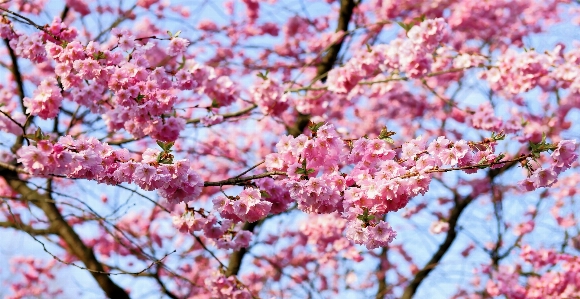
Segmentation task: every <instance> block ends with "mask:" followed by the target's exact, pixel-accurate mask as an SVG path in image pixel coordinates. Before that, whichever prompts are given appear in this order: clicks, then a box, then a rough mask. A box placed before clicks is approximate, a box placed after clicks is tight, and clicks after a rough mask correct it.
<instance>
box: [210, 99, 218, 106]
mask: <svg viewBox="0 0 580 299" xmlns="http://www.w3.org/2000/svg"><path fill="white" fill-rule="evenodd" d="M211 107H212V108H219V107H220V103H218V101H217V100H216V99H213V100H212V101H211Z"/></svg>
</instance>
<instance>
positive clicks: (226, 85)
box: [0, 18, 287, 141]
mask: <svg viewBox="0 0 580 299" xmlns="http://www.w3.org/2000/svg"><path fill="white" fill-rule="evenodd" d="M0 32H1V34H2V36H3V37H5V38H8V39H9V40H10V44H11V47H12V48H14V50H15V52H16V54H17V55H19V56H20V57H24V58H28V59H30V60H31V61H33V62H36V63H40V62H43V61H45V60H46V59H47V58H48V59H50V60H53V61H54V62H55V65H54V68H55V74H56V75H57V76H58V77H57V78H58V82H57V78H47V79H45V80H44V82H43V83H42V84H41V85H40V86H39V88H38V89H37V90H36V91H35V92H34V96H33V97H32V98H27V99H26V101H25V105H26V108H27V112H28V113H30V114H32V115H38V116H40V117H41V118H43V119H47V118H54V117H55V116H56V115H57V114H58V112H59V111H60V110H59V109H60V106H61V102H62V101H63V100H64V99H71V100H73V101H75V102H77V103H78V104H80V105H83V106H85V107H88V108H90V109H91V111H92V112H99V113H103V114H104V118H105V120H106V121H107V124H108V126H109V129H110V130H118V129H125V130H127V131H128V132H129V133H131V134H132V135H133V136H135V137H137V138H140V137H143V136H146V135H150V136H151V137H152V138H154V139H157V140H162V141H174V140H176V139H177V138H178V137H179V133H180V132H181V131H182V130H183V129H184V127H185V120H183V119H182V118H181V117H176V116H175V113H174V112H175V111H174V106H175V104H177V103H178V101H179V99H178V97H177V95H176V91H179V90H183V91H193V92H195V93H197V94H204V95H207V97H208V98H210V99H212V100H213V101H214V105H216V106H217V107H221V106H227V105H230V104H232V103H233V102H234V101H235V100H236V99H237V98H238V97H239V91H238V88H237V84H235V83H234V82H233V81H232V80H231V79H230V78H229V77H227V76H218V75H216V73H215V71H214V69H213V68H212V67H208V66H204V65H200V64H198V63H196V62H195V61H193V60H188V61H187V64H185V65H184V66H183V67H182V68H180V69H179V70H178V71H177V72H176V73H174V74H170V73H167V72H166V69H165V68H162V67H157V66H156V65H153V64H152V63H153V61H151V60H150V59H149V58H148V57H149V56H150V52H151V51H153V50H154V48H156V47H158V45H156V44H153V43H151V42H148V43H146V44H141V43H139V42H138V41H137V40H136V38H135V37H134V36H133V35H131V33H130V32H129V31H128V30H126V29H116V28H115V29H113V30H112V38H111V41H110V42H109V44H113V45H114V46H113V47H111V46H110V45H108V44H100V43H98V42H94V41H91V42H89V43H88V44H87V45H86V46H85V45H83V44H81V42H79V41H77V40H75V38H76V37H77V35H78V34H77V32H76V30H74V29H69V28H68V27H67V26H66V25H64V24H63V23H62V22H61V20H60V19H58V18H55V19H54V20H53V22H52V23H51V24H50V26H46V29H45V31H44V32H37V33H34V34H20V33H18V32H15V31H14V30H13V29H12V26H11V24H10V23H9V22H8V23H7V22H5V21H4V19H3V21H2V26H1V30H0ZM188 44H189V41H187V40H185V39H183V38H179V37H176V36H175V37H172V38H171V40H170V42H169V45H168V46H167V48H166V52H167V55H169V56H176V55H179V54H182V53H184V51H185V50H186V48H187V45H188ZM115 49H120V50H122V51H116V50H115ZM123 51H130V52H131V53H130V55H127V54H126V52H125V53H124V52H123ZM109 93H111V94H112V96H110V95H109ZM284 102H285V101H280V104H278V106H276V107H277V108H276V107H274V106H272V107H270V108H275V110H276V111H278V110H279V109H280V108H282V109H285V107H287V104H284ZM284 105H286V106H284Z"/></svg>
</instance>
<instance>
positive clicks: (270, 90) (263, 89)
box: [250, 79, 289, 116]
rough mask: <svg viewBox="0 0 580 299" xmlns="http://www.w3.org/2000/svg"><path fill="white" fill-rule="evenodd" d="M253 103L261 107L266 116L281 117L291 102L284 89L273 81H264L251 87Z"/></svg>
mask: <svg viewBox="0 0 580 299" xmlns="http://www.w3.org/2000/svg"><path fill="white" fill-rule="evenodd" d="M250 94H251V96H252V101H253V102H254V103H256V104H257V105H258V107H260V110H262V112H263V113H264V114H267V115H272V116H280V115H281V114H282V112H284V111H285V110H286V109H288V107H289V103H288V102H289V100H288V98H287V96H286V95H285V94H284V88H282V86H280V85H279V84H277V83H276V82H274V81H273V80H272V79H267V80H263V81H262V82H260V83H257V84H255V85H254V86H252V87H250Z"/></svg>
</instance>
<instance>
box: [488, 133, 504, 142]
mask: <svg viewBox="0 0 580 299" xmlns="http://www.w3.org/2000/svg"><path fill="white" fill-rule="evenodd" d="M491 139H493V140H495V141H498V140H504V139H505V133H504V132H503V131H501V132H499V133H498V134H496V133H495V132H491Z"/></svg>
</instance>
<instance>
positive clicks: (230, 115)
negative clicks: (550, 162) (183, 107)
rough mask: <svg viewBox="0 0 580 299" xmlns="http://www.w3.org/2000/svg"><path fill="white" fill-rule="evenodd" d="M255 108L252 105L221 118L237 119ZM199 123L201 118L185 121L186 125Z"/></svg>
mask: <svg viewBox="0 0 580 299" xmlns="http://www.w3.org/2000/svg"><path fill="white" fill-rule="evenodd" d="M257 107H258V106H257V105H255V104H254V105H252V106H250V107H248V108H245V109H242V110H240V111H236V112H232V113H225V114H222V115H221V116H222V117H223V118H224V119H228V118H233V117H238V116H242V115H244V114H246V113H248V112H250V111H252V110H254V109H255V108H257ZM199 122H201V118H194V119H190V120H188V121H187V123H188V124H197V123H199Z"/></svg>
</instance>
